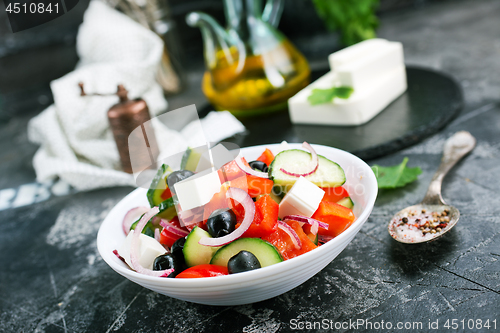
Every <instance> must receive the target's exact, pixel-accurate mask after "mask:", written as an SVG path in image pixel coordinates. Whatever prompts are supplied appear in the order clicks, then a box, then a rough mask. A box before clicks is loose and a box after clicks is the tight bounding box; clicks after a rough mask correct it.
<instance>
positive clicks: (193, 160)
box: [181, 147, 201, 172]
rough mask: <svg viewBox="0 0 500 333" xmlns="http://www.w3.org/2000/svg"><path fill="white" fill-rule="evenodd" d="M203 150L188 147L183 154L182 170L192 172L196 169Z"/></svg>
mask: <svg viewBox="0 0 500 333" xmlns="http://www.w3.org/2000/svg"><path fill="white" fill-rule="evenodd" d="M200 158H201V152H199V151H197V150H196V149H192V148H189V147H188V149H186V151H185V152H184V155H182V161H181V170H189V171H192V172H195V171H196V167H197V166H198V163H199V162H200Z"/></svg>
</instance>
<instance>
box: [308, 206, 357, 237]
mask: <svg viewBox="0 0 500 333" xmlns="http://www.w3.org/2000/svg"><path fill="white" fill-rule="evenodd" d="M312 218H313V219H316V220H318V221H322V222H325V223H328V230H325V229H323V228H319V231H318V233H319V234H320V235H325V236H332V237H336V236H338V235H340V234H341V233H342V232H343V231H344V230H346V229H347V228H348V227H349V226H350V225H351V224H352V222H354V220H355V216H354V213H353V212H352V210H351V209H349V208H346V207H344V206H341V205H339V204H337V203H334V202H328V201H321V202H320V204H319V207H318V209H317V210H316V212H314V214H313V216H312Z"/></svg>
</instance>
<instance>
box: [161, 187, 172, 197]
mask: <svg viewBox="0 0 500 333" xmlns="http://www.w3.org/2000/svg"><path fill="white" fill-rule="evenodd" d="M160 197H161V198H162V199H163V200H167V199H168V198H171V197H172V192H171V191H170V189H169V188H168V187H167V188H166V189H165V190H164V191H163V192H162V193H161V195H160Z"/></svg>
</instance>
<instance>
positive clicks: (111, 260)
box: [97, 143, 378, 288]
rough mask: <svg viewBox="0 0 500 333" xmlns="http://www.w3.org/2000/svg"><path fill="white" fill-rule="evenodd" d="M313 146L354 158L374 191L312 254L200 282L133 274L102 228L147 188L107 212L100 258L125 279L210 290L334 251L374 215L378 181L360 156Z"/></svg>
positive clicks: (99, 243) (99, 242)
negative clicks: (107, 245)
mask: <svg viewBox="0 0 500 333" xmlns="http://www.w3.org/2000/svg"><path fill="white" fill-rule="evenodd" d="M277 146H279V144H265V145H258V146H251V147H245V148H241V150H242V153H243V154H244V153H245V150H249V149H252V150H253V149H256V148H273V147H277ZM312 146H313V147H314V148H315V149H316V148H320V149H328V150H332V154H346V155H347V156H348V157H349V158H351V159H354V160H355V161H356V162H357V163H359V165H360V166H362V167H363V169H365V170H366V171H368V172H366V174H365V177H367V178H368V179H367V180H366V181H367V182H368V185H369V187H370V188H373V189H374V190H373V191H370V192H369V193H368V196H367V201H366V208H365V209H364V210H363V211H362V213H361V214H360V215H359V216H357V217H356V220H355V221H354V223H353V224H352V225H351V226H349V228H348V229H347V230H345V231H344V232H342V233H341V234H340V235H338V236H337V237H335V238H334V239H332V240H330V241H328V242H327V243H325V244H323V245H321V246H319V247H318V248H316V249H314V250H312V251H309V252H307V253H304V254H301V255H300V256H297V257H295V258H292V259H289V260H285V261H283V262H281V263H278V264H275V265H271V266H268V267H263V268H259V269H256V270H252V271H248V272H245V273H244V274H229V275H224V276H217V277H209V278H197V279H172V278H160V277H154V276H149V275H145V274H140V273H137V272H135V271H133V270H132V269H130V268H128V267H126V266H125V265H122V264H121V263H118V259H117V258H116V261H115V255H114V254H113V253H109V254H108V253H106V252H104V249H103V248H102V247H103V244H104V243H103V241H105V240H104V239H103V237H104V235H103V232H102V230H103V228H102V226H103V225H104V224H105V223H106V222H107V221H108V220H112V219H113V215H114V210H115V209H117V206H119V205H120V203H121V202H122V201H124V200H126V198H128V197H129V196H133V195H134V193H136V192H138V191H145V189H142V188H137V189H135V190H133V191H132V192H131V193H129V194H128V195H127V196H125V197H124V198H123V199H122V200H121V201H120V202H118V203H117V204H116V205H115V206H114V207H113V209H112V210H111V211H110V212H109V213H108V215H107V216H106V218H105V219H104V220H103V222H102V224H101V227H100V228H99V232H98V234H97V247H98V251H99V253H100V255H101V257H102V258H103V259H104V261H105V262H106V263H107V264H108V265H109V266H110V267H111V268H113V270H115V271H116V272H118V273H120V274H121V275H123V276H125V277H127V276H130V277H131V278H134V279H139V280H142V281H144V282H153V283H160V284H161V285H164V286H169V287H176V286H178V287H188V286H189V287H196V286H197V285H199V287H200V288H207V287H211V286H220V285H232V284H241V283H247V282H250V281H252V280H256V278H257V277H259V278H263V277H267V276H270V275H276V274H277V273H279V272H284V271H287V270H289V269H292V268H293V267H294V266H296V265H297V263H298V261H300V260H303V261H307V260H308V259H309V257H311V256H316V255H321V253H322V252H326V251H329V250H330V248H334V247H335V245H336V244H337V243H341V242H343V241H344V240H346V239H347V238H348V237H350V236H351V233H353V232H355V230H356V229H357V226H358V225H359V224H363V223H364V222H365V221H366V220H367V219H368V216H369V215H370V214H371V211H372V209H373V206H374V204H375V200H376V198H377V193H378V187H377V180H376V178H375V174H374V173H373V171H372V169H371V168H370V167H369V166H368V164H366V162H364V161H363V160H362V159H360V158H359V157H357V156H355V155H353V154H351V153H349V152H347V151H344V150H341V149H338V148H333V147H328V146H324V145H316V144H312ZM289 147H290V148H300V147H301V144H298V143H289ZM130 208H133V207H130ZM120 231H121V229H120Z"/></svg>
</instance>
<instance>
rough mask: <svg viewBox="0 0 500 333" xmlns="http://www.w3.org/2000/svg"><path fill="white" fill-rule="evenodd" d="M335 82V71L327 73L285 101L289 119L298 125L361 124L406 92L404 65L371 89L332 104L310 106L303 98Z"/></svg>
mask: <svg viewBox="0 0 500 333" xmlns="http://www.w3.org/2000/svg"><path fill="white" fill-rule="evenodd" d="M336 82H337V76H336V73H335V72H329V73H327V74H325V75H323V76H322V77H320V78H319V79H318V80H316V81H315V82H313V83H312V84H311V85H309V86H308V87H307V88H306V89H303V90H302V91H300V92H299V93H297V94H296V95H295V96H293V97H292V98H291V99H290V100H289V101H288V109H289V113H290V119H291V120H292V122H293V123H298V124H319V125H345V126H348V125H361V124H364V123H366V122H368V121H369V120H371V119H372V118H373V117H375V116H376V115H377V114H378V113H380V111H382V110H383V109H385V108H386V107H387V105H389V104H390V103H391V102H392V101H394V100H395V99H396V98H397V97H399V96H400V95H401V94H402V93H404V92H405V91H406V87H407V85H406V70H405V67H404V66H400V67H398V68H395V69H393V70H392V71H391V72H390V73H387V74H386V75H384V76H383V77H381V78H380V79H379V80H377V83H376V84H373V85H372V86H371V87H369V88H367V89H364V90H358V91H356V90H355V91H354V92H353V93H352V95H351V96H350V97H349V98H348V99H340V98H337V99H335V101H334V102H332V103H324V104H318V105H311V104H310V103H309V101H308V100H307V97H308V96H309V95H310V94H311V91H312V89H315V88H319V89H328V88H331V87H332V85H335V84H336Z"/></svg>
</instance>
